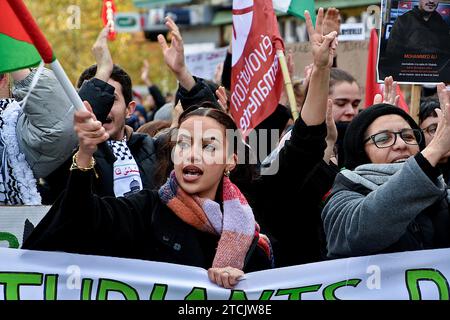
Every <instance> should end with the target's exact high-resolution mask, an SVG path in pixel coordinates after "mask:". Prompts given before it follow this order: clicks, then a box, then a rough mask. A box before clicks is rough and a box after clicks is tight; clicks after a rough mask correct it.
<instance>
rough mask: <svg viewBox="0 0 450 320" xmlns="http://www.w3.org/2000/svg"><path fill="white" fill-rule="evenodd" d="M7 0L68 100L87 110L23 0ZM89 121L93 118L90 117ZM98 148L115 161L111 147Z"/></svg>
mask: <svg viewBox="0 0 450 320" xmlns="http://www.w3.org/2000/svg"><path fill="white" fill-rule="evenodd" d="M7 1H8V3H9V5H10V7H11V8H12V10H13V11H14V12H15V14H16V15H17V16H18V17H20V18H21V19H20V22H21V24H22V26H23V28H24V29H25V31H26V32H27V33H28V35H29V36H30V38H31V41H33V44H34V46H35V47H36V49H37V51H38V52H39V55H40V56H41V57H42V60H44V62H45V63H48V64H50V65H51V66H52V70H53V72H54V73H55V76H56V78H57V79H58V81H59V83H60V84H61V87H62V88H63V90H64V92H65V93H66V95H67V97H68V98H69V100H70V102H71V103H72V104H73V105H74V107H75V109H76V110H78V111H87V108H86V107H85V105H84V103H83V101H81V98H80V96H79V95H78V92H77V91H76V90H75V88H74V86H73V85H72V83H71V82H70V80H69V78H68V77H67V74H66V72H65V71H64V69H63V68H62V66H61V64H60V63H59V61H58V60H57V59H56V57H55V55H54V53H53V50H52V47H51V46H50V43H49V42H48V41H47V39H46V38H45V36H44V34H43V33H42V31H41V29H39V26H38V25H37V23H36V21H34V18H33V16H32V15H31V13H30V12H29V11H28V9H27V7H26V6H25V4H24V3H23V1H22V0H7ZM90 121H93V120H92V119H90ZM98 148H99V149H101V150H102V151H103V153H104V154H105V158H106V159H107V161H108V162H110V163H114V162H115V161H116V157H115V156H114V154H113V152H112V150H111V148H110V147H109V146H108V145H107V144H106V142H102V143H101V144H99V145H98Z"/></svg>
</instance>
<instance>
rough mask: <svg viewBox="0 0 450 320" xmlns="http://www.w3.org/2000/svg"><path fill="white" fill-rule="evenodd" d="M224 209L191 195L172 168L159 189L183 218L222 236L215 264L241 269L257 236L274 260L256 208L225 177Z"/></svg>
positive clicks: (260, 243) (163, 200) (202, 229)
mask: <svg viewBox="0 0 450 320" xmlns="http://www.w3.org/2000/svg"><path fill="white" fill-rule="evenodd" d="M222 196H223V213H222V212H221V209H220V205H219V204H218V203H217V202H215V201H212V200H210V199H204V198H200V197H198V196H195V195H192V196H191V195H189V194H187V193H186V192H184V191H183V189H181V188H180V187H179V185H178V181H177V179H176V177H175V172H174V171H172V173H171V174H170V177H169V178H168V179H167V182H166V183H165V184H164V185H163V186H162V187H161V188H160V189H159V197H160V198H161V200H162V202H163V203H164V204H165V205H167V206H168V207H169V208H170V209H171V210H172V211H173V212H174V213H175V214H176V215H177V216H178V217H179V218H180V219H181V220H183V221H184V222H186V223H187V224H189V225H191V226H193V227H194V228H196V229H197V230H200V231H203V232H208V233H211V234H216V235H219V236H220V240H219V244H218V247H217V251H216V255H215V257H214V261H213V265H212V267H214V268H224V267H228V266H230V267H234V268H237V269H240V270H242V269H243V267H244V262H245V257H246V256H247V253H248V251H249V249H250V246H251V244H252V242H253V239H254V237H255V236H257V237H258V245H259V246H260V247H262V248H263V250H264V251H265V252H266V254H267V256H268V257H269V259H271V261H272V264H273V257H272V250H271V246H270V242H269V239H268V238H267V237H266V236H264V235H262V234H260V233H259V226H258V224H257V223H256V222H255V217H254V215H253V211H252V209H251V208H250V206H249V205H248V203H247V200H246V199H245V197H244V195H243V194H242V193H241V191H240V190H239V189H238V188H237V187H236V186H235V185H234V184H233V183H232V182H231V181H230V179H229V178H228V177H225V176H224V177H223V190H222Z"/></svg>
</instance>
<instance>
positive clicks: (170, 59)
mask: <svg viewBox="0 0 450 320" xmlns="http://www.w3.org/2000/svg"><path fill="white" fill-rule="evenodd" d="M166 26H167V28H169V31H170V34H171V36H172V41H171V43H170V46H169V45H168V44H167V41H166V39H165V38H164V36H163V35H161V34H160V35H158V42H159V44H160V46H161V49H162V51H163V55H164V61H165V63H166V64H167V66H168V67H169V68H170V70H172V72H173V73H174V74H175V76H176V77H177V79H178V81H179V82H180V85H181V86H182V87H184V88H185V89H186V90H188V91H189V90H191V89H192V88H193V87H194V85H195V80H194V78H193V77H192V75H191V74H190V73H189V71H188V69H187V67H186V64H185V62H184V44H183V38H182V37H181V33H180V29H178V26H177V25H176V23H175V22H174V21H173V20H172V18H171V17H166Z"/></svg>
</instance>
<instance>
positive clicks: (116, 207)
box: [0, 8, 450, 288]
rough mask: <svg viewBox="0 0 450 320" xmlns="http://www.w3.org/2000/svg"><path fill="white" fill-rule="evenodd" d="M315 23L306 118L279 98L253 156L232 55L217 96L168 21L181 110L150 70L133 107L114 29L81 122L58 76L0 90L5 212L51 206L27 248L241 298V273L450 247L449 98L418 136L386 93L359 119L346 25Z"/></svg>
mask: <svg viewBox="0 0 450 320" xmlns="http://www.w3.org/2000/svg"><path fill="white" fill-rule="evenodd" d="M305 16H306V25H307V31H308V35H309V41H310V45H311V55H312V57H313V63H312V64H311V65H310V66H308V67H307V68H306V69H305V76H304V78H303V79H302V80H300V81H297V82H295V83H294V92H295V94H296V103H297V106H296V107H297V110H298V111H299V118H298V119H296V120H295V121H294V119H293V117H292V114H291V110H290V107H289V105H288V101H287V97H286V96H285V95H282V97H281V99H280V102H279V105H278V106H277V107H276V108H275V111H274V112H273V113H272V114H271V115H270V116H269V117H268V118H266V119H265V120H264V121H263V122H261V123H260V124H259V125H258V126H257V127H256V128H254V132H255V133H256V137H257V143H256V144H251V143H248V142H249V141H247V140H245V139H244V138H243V137H242V136H240V134H239V130H238V128H237V125H236V124H235V122H234V120H233V118H232V116H231V115H230V113H229V101H228V98H227V97H229V95H230V90H231V50H229V51H228V53H227V56H226V59H225V61H224V63H223V68H221V70H220V71H221V75H220V76H217V77H216V82H213V81H209V80H205V79H201V78H198V77H195V76H193V75H192V74H191V73H190V71H189V70H188V68H187V66H186V64H185V57H184V48H183V39H182V36H181V33H180V30H179V29H178V27H177V25H176V24H175V22H174V21H173V20H172V19H171V18H169V17H168V18H166V26H167V27H168V29H169V30H170V32H171V35H172V39H171V43H170V44H168V43H167V42H166V39H165V38H164V37H163V36H162V35H160V36H159V37H158V41H159V43H160V45H161V50H162V53H163V56H164V61H165V63H166V65H167V67H168V68H169V69H170V70H171V72H173V74H174V75H175V77H176V78H177V80H178V83H179V87H178V90H177V91H176V93H175V94H173V95H171V94H167V95H166V96H164V95H163V94H162V93H161V91H160V89H159V88H158V86H157V85H156V84H155V83H153V82H152V81H151V80H150V77H149V72H150V69H151V65H149V64H148V62H146V61H144V62H143V69H142V75H141V80H142V81H143V82H144V83H145V85H146V86H147V87H148V93H149V94H148V95H146V96H145V97H142V96H141V95H140V94H139V93H137V92H133V89H132V81H131V78H130V76H129V75H128V73H127V72H126V70H124V69H123V68H122V67H120V66H118V65H116V64H114V62H113V57H112V56H111V54H110V52H109V49H108V44H107V33H108V28H105V29H103V30H102V31H101V32H100V34H99V36H98V39H97V41H96V42H95V44H94V45H93V48H92V53H93V55H94V57H95V60H96V64H95V65H93V66H89V67H87V68H86V70H85V71H84V72H83V73H82V74H81V75H80V77H79V79H78V81H77V88H78V90H79V91H78V92H79V95H80V97H81V98H82V100H83V101H84V104H85V106H86V108H87V111H75V110H74V108H73V107H72V106H71V103H70V101H68V99H67V98H66V97H65V95H64V93H63V90H62V88H61V86H60V85H59V84H58V82H57V81H56V79H55V77H54V75H53V74H52V71H50V70H48V69H45V68H44V69H43V70H41V69H39V70H38V71H37V70H36V69H31V70H28V69H27V70H22V71H17V72H14V73H12V74H11V76H10V77H11V78H10V77H9V76H5V75H2V78H1V80H0V95H1V96H0V98H1V100H0V152H1V153H2V156H1V157H0V164H1V174H0V179H1V180H0V187H1V190H0V202H1V204H3V205H36V204H45V205H50V206H51V207H50V210H49V212H48V213H47V214H46V215H45V217H44V218H43V219H42V221H41V222H40V223H39V224H38V225H37V226H36V228H35V229H34V231H33V232H32V233H31V235H30V236H29V237H28V238H27V239H26V240H25V242H24V244H23V248H24V249H32V250H48V251H63V252H72V253H82V254H93V255H106V256H114V257H127V258H135V259H145V260H151V261H160V262H169V263H176V264H182V265H190V266H197V267H202V268H205V269H208V276H209V278H210V280H211V281H212V282H214V283H216V284H218V285H219V286H223V287H226V288H231V287H233V286H234V285H236V283H237V282H238V281H239V278H240V277H241V276H242V275H243V274H244V272H251V271H257V270H263V269H268V268H277V267H285V266H291V265H298V264H304V263H311V262H318V261H324V260H326V259H335V258H343V257H353V256H362V255H371V254H377V253H387V252H399V251H411V250H421V249H434V248H447V247H450V211H449V201H450V195H448V192H447V190H448V183H449V179H450V178H449V176H450V170H449V161H448V158H449V156H450V92H449V91H448V89H447V88H446V87H445V85H444V84H439V85H438V86H437V89H436V94H435V95H432V96H431V97H426V98H424V99H423V101H422V104H421V109H420V115H419V123H416V122H415V120H414V119H413V118H412V117H411V116H410V115H409V114H408V113H407V112H405V111H403V110H402V109H400V108H399V107H397V104H398V100H399V97H398V96H397V93H396V92H397V91H396V86H397V84H396V82H394V79H392V77H388V78H386V79H385V83H384V85H385V86H384V95H383V96H380V95H377V96H376V97H374V105H373V106H371V107H369V108H367V109H365V110H364V111H362V112H359V109H360V108H361V105H360V102H361V100H362V95H363V92H362V89H361V86H360V85H359V84H358V83H357V81H356V80H355V78H354V77H353V76H352V75H351V74H350V73H348V72H347V71H345V70H342V69H338V68H337V67H336V65H337V60H338V57H336V48H337V46H338V41H337V39H338V30H339V12H338V10H336V9H334V8H331V9H328V11H327V12H326V14H325V13H324V10H323V9H319V11H318V15H317V21H316V25H315V26H313V24H312V20H311V17H310V15H309V13H307V12H306V13H305ZM292 60H293V59H292V56H291V55H290V54H288V62H289V69H290V72H291V76H293V70H294V68H293V62H292ZM36 72H38V73H41V74H40V75H37V76H36ZM35 76H36V78H38V81H37V84H35V85H34V84H33V89H32V90H31V94H29V95H27V92H28V91H30V90H29V89H30V87H31V86H32V84H31V83H32V80H33V78H34V77H35ZM9 82H13V84H12V88H13V90H12V91H11V90H9V89H10V84H9ZM136 100H137V101H139V104H138V103H137V102H136ZM144 106H145V107H144ZM91 120H92V121H91ZM198 124H201V125H200V126H198ZM267 131H269V134H268V135H263V134H260V133H262V132H264V133H265V132H267ZM231 132H232V133H231ZM270 133H273V134H270ZM274 140H275V142H276V143H275V144H274V143H273V142H274ZM102 143H106V146H107V147H108V148H110V150H111V151H112V153H113V155H114V158H113V159H110V158H109V157H108V156H107V155H106V154H105V151H104V149H103V148H99V147H98V146H99V145H100V144H102ZM260 148H263V149H264V150H260ZM240 151H243V152H240ZM264 151H265V152H264ZM81 233H82V234H83V237H80V236H79V235H80V234H81Z"/></svg>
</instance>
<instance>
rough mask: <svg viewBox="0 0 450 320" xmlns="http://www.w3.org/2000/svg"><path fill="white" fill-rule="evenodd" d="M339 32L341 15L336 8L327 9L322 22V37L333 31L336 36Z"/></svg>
mask: <svg viewBox="0 0 450 320" xmlns="http://www.w3.org/2000/svg"><path fill="white" fill-rule="evenodd" d="M340 30H341V15H340V14H339V10H338V9H336V8H328V10H327V12H326V13H325V18H324V20H323V35H324V36H325V35H327V34H329V33H331V32H333V31H336V32H337V33H338V34H339V32H340Z"/></svg>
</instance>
